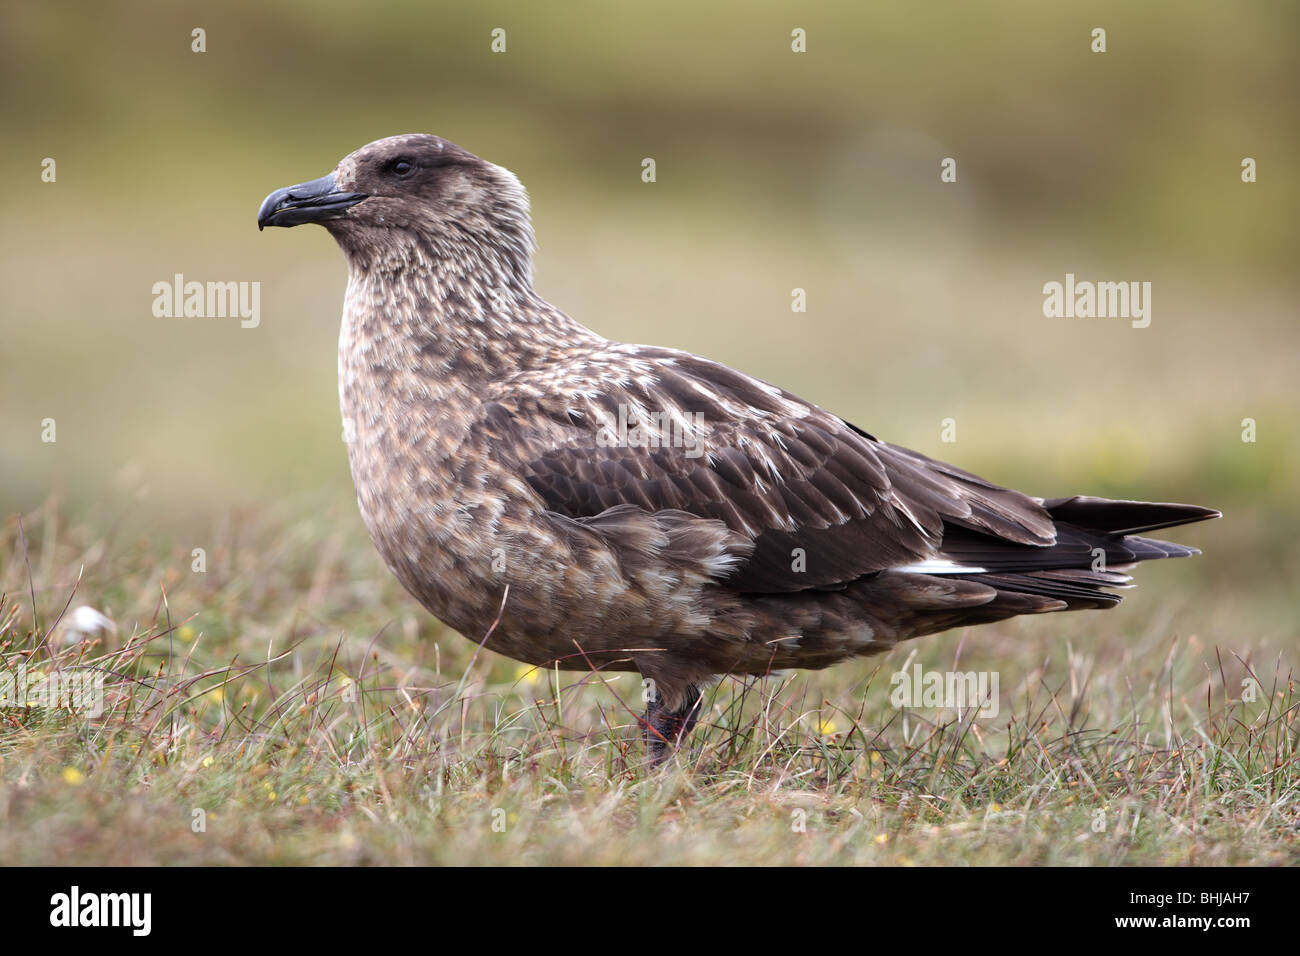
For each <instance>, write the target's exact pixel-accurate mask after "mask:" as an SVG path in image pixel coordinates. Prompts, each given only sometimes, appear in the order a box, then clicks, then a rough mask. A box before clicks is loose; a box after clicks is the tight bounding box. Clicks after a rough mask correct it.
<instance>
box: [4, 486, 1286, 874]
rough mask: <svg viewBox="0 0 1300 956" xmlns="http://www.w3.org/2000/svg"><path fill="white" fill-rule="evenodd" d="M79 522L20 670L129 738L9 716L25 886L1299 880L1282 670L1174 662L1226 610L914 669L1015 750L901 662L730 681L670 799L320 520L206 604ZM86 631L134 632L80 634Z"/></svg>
mask: <svg viewBox="0 0 1300 956" xmlns="http://www.w3.org/2000/svg"><path fill="white" fill-rule="evenodd" d="M57 519H58V513H57V509H56V508H55V506H54V504H53V502H51V503H49V504H47V506H46V508H45V509H44V510H43V511H42V512H41V513H39V514H37V515H34V516H28V518H27V519H26V521H25V523H24V525H23V527H22V529H21V531H20V528H19V523H18V520H17V519H16V518H13V519H11V520H10V521H9V523H8V524H7V525H6V528H5V540H4V542H3V555H4V566H3V568H2V569H0V570H2V571H3V579H2V580H3V582H4V587H5V588H6V590H7V594H6V596H5V604H4V608H3V612H0V672H8V673H15V672H16V671H17V669H18V668H19V666H22V667H24V668H26V670H27V672H28V673H29V675H36V674H38V673H45V674H50V673H62V674H69V673H74V672H77V671H81V672H86V671H91V672H97V673H102V674H103V675H105V685H104V712H103V714H102V715H100V716H99V717H90V716H88V715H86V714H84V713H80V714H79V713H75V712H69V711H67V710H59V709H40V708H31V709H24V708H18V707H8V708H4V709H0V820H3V821H4V824H5V825H4V826H3V827H0V858H3V859H5V860H6V861H10V862H14V863H19V862H25V863H76V864H83V863H85V864H137V863H431V862H432V863H465V862H471V863H534V862H546V863H617V864H655V863H715V862H724V861H725V862H729V863H791V864H809V863H902V864H912V863H914V864H918V865H923V864H931V863H949V864H950V863H970V864H992V863H1018V864H1024V863H1036V864H1038V863H1047V864H1052V863H1057V864H1060V863H1067V864H1115V863H1124V864H1128V863H1148V864H1162V865H1165V864H1180V863H1196V864H1209V863H1226V864H1236V863H1283V862H1288V861H1290V862H1294V861H1295V860H1296V858H1297V856H1300V854H1298V853H1297V850H1298V849H1300V809H1298V807H1297V790H1298V786H1300V773H1298V772H1297V770H1298V768H1300V763H1298V762H1297V750H1296V743H1297V729H1298V725H1297V704H1298V703H1300V697H1298V696H1297V692H1296V688H1295V686H1294V682H1293V680H1292V675H1291V673H1290V672H1289V670H1288V668H1287V665H1285V664H1282V663H1279V661H1281V660H1282V658H1281V656H1280V655H1279V656H1278V657H1276V658H1273V657H1270V658H1268V659H1267V660H1265V658H1264V657H1263V656H1262V655H1263V653H1264V651H1265V648H1256V653H1255V658H1254V659H1252V658H1251V657H1250V656H1249V655H1248V654H1245V653H1241V649H1240V648H1237V649H1236V650H1235V651H1230V650H1228V649H1226V648H1223V649H1220V648H1219V647H1216V646H1212V644H1211V643H1209V642H1208V641H1207V640H1206V639H1205V638H1203V637H1198V636H1196V635H1194V634H1190V633H1185V634H1183V635H1181V636H1180V635H1177V634H1175V633H1173V630H1172V628H1174V627H1175V626H1177V624H1179V623H1185V622H1187V621H1188V620H1195V618H1193V617H1191V615H1197V614H1199V615H1202V617H1201V620H1200V621H1199V628H1198V629H1203V630H1202V633H1214V632H1215V630H1216V629H1217V628H1218V627H1219V626H1220V623H1222V622H1219V621H1218V620H1216V615H1215V612H1214V611H1213V609H1212V607H1211V609H1210V611H1209V616H1208V617H1206V616H1205V615H1206V607H1204V606H1202V607H1199V608H1198V607H1195V606H1193V607H1188V608H1183V609H1181V610H1180V608H1179V606H1178V603H1177V599H1176V598H1167V599H1163V600H1161V599H1159V598H1158V597H1156V596H1155V595H1153V594H1151V593H1143V592H1138V593H1137V594H1136V595H1135V600H1134V601H1132V602H1129V604H1126V605H1125V609H1123V610H1119V611H1115V612H1110V613H1108V614H1105V615H1097V614H1093V615H1057V616H1054V617H1052V618H1050V619H1046V620H1043V619H1040V620H1035V621H1028V622H1009V623H1008V624H1006V625H1002V626H997V627H986V628H983V629H977V630H974V631H971V632H969V633H964V632H959V633H954V634H950V635H946V636H943V637H940V638H937V639H931V640H928V641H922V642H917V643H916V644H914V645H912V648H914V649H915V651H916V658H915V663H919V664H921V665H922V666H923V667H925V668H927V669H937V670H944V669H961V670H972V669H973V670H982V669H989V670H996V671H998V673H999V675H1000V678H1001V695H1000V700H999V704H1000V713H999V715H998V716H997V717H996V718H983V717H978V716H977V715H976V714H974V713H973V712H963V713H956V712H954V711H952V710H948V711H936V710H924V709H912V708H908V709H896V708H894V707H893V706H891V704H890V702H889V696H890V695H889V691H890V686H889V676H890V674H891V673H892V672H893V671H894V670H895V669H897V668H901V667H902V666H903V665H904V664H905V655H904V654H903V652H901V651H900V652H897V653H896V654H895V655H891V656H889V657H887V658H884V659H880V660H878V661H874V662H863V663H862V664H860V665H849V666H842V667H839V668H835V669H832V670H830V671H827V672H824V673H820V674H811V675H810V674H805V673H792V674H781V675H772V676H770V677H769V678H766V679H763V680H744V681H742V680H726V681H723V682H722V683H721V684H720V685H719V686H718V688H717V689H716V691H714V692H713V693H712V694H711V695H710V696H708V697H706V705H707V706H708V710H707V711H706V713H705V715H704V718H703V720H702V727H701V730H700V732H699V733H698V734H697V736H696V738H695V739H694V740H693V741H692V746H691V748H690V749H689V750H686V751H684V752H682V753H681V754H679V755H678V757H677V759H676V760H675V761H674V762H673V763H672V764H671V765H670V766H669V767H668V768H666V769H665V770H664V771H662V772H647V771H646V770H644V769H643V767H642V765H641V757H642V749H641V744H640V743H639V741H638V739H637V737H638V731H637V727H636V720H635V717H634V714H633V709H634V708H635V709H639V706H640V705H639V695H638V693H637V692H638V690H639V685H638V684H637V683H636V682H635V681H634V680H633V678H631V677H629V676H626V675H623V676H620V675H598V674H588V675H581V674H555V673H545V672H539V671H535V670H532V671H530V670H527V669H525V668H521V667H519V666H518V665H516V664H515V663H514V662H511V661H507V660H505V659H503V658H499V657H496V656H495V655H492V654H490V653H488V652H484V653H482V654H480V655H478V656H477V658H476V657H475V646H474V645H473V644H472V643H471V642H469V641H466V640H463V639H462V638H460V637H458V636H456V635H454V634H449V633H447V632H445V631H444V630H442V629H441V628H440V627H439V626H438V625H437V623H436V622H434V621H432V620H430V619H429V618H428V617H427V616H425V615H423V614H422V612H420V611H419V610H418V609H417V608H415V607H414V606H413V605H412V603H411V602H410V600H409V599H407V598H405V596H404V595H402V594H401V593H400V591H399V590H398V588H397V586H396V585H395V584H393V583H392V582H390V581H389V580H388V578H387V575H386V574H385V573H384V572H383V570H382V568H380V567H379V565H378V561H377V559H376V558H375V557H374V556H373V554H372V553H371V552H370V549H369V547H368V544H367V543H366V542H365V541H364V540H363V539H361V538H359V537H357V536H356V535H352V536H348V535H345V534H341V533H337V532H335V533H327V532H325V531H324V530H323V529H324V528H326V527H328V526H329V524H328V523H327V522H325V521H323V520H321V519H320V518H314V519H310V520H307V519H301V520H298V521H296V522H289V521H287V520H285V519H277V518H273V517H270V516H263V517H262V518H260V519H258V520H255V521H248V522H244V523H242V524H241V523H232V524H229V525H227V526H225V527H223V528H218V529H214V532H213V534H214V540H215V541H216V542H217V543H216V545H215V546H214V547H213V548H211V549H210V550H209V552H208V555H207V562H208V564H207V570H206V571H205V572H204V573H194V572H192V571H190V565H191V561H192V558H191V557H190V555H189V553H186V552H184V551H182V550H178V551H177V552H176V553H172V554H159V553H156V552H155V551H154V550H153V549H152V548H151V546H149V545H148V544H146V543H123V542H118V541H114V540H112V539H111V537H110V538H105V537H97V536H94V535H89V534H88V532H86V531H84V530H79V529H76V528H72V529H63V528H61V527H60V526H59V525H58V524H57ZM336 524H338V525H339V526H342V527H355V522H348V521H342V520H341V521H338V522H336ZM24 539H25V545H24ZM1156 590H1157V591H1158V588H1157V589H1156ZM1153 600H1161V603H1160V605H1159V606H1153V605H1152V603H1151V602H1152V601H1153ZM83 603H87V604H93V605H95V606H97V607H100V608H101V609H105V610H109V611H110V612H111V614H112V616H113V617H114V619H115V620H116V621H117V623H118V627H119V630H118V633H116V634H113V633H111V632H109V633H104V634H101V635H99V636H96V637H86V638H82V639H78V638H77V636H76V635H69V632H68V630H67V617H68V615H67V610H68V608H71V607H76V606H78V605H80V604H83ZM1133 604H1145V607H1144V608H1143V609H1142V611H1141V612H1140V613H1132V612H1130V611H1128V610H1127V609H1128V608H1129V607H1130V605H1133ZM1193 604H1195V602H1193ZM33 607H34V608H35V609H36V615H37V617H36V621H37V623H36V624H35V625H34V624H33V617H32V610H33ZM394 609H399V610H397V617H396V618H394V617H393V615H394ZM376 622H381V623H382V622H388V623H387V624H383V625H382V626H381V627H379V628H378V629H376ZM1135 622H1136V623H1137V624H1138V625H1140V626H1139V627H1134V624H1135ZM1143 625H1144V628H1143V627H1142V626H1143ZM69 638H70V639H69ZM1238 654H1239V655H1240V656H1236V655H1238ZM1251 676H1253V678H1254V679H1255V680H1257V681H1258V685H1259V688H1260V690H1259V693H1258V695H1257V697H1256V699H1255V700H1254V701H1243V700H1242V699H1241V692H1240V688H1241V686H1242V683H1241V682H1242V680H1243V679H1244V678H1246V677H1251ZM31 679H32V681H33V682H34V680H35V677H34V676H33V677H32V678H31ZM200 820H201V821H202V823H203V827H198V825H197V823H196V821H200Z"/></svg>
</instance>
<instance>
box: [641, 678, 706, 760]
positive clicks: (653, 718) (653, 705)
mask: <svg viewBox="0 0 1300 956" xmlns="http://www.w3.org/2000/svg"><path fill="white" fill-rule="evenodd" d="M699 716H700V689H699V688H698V687H696V686H695V685H693V684H692V685H691V686H689V687H687V688H686V696H685V698H684V699H683V701H682V705H681V706H680V707H679V708H678V709H676V710H669V709H668V708H667V707H666V706H665V705H664V702H663V698H662V697H659V696H656V697H655V698H654V699H653V700H651V701H650V702H649V704H647V705H646V712H645V747H646V756H647V757H648V758H649V761H650V763H651V765H657V764H661V763H663V762H664V760H666V759H667V757H668V751H669V750H670V749H671V748H674V747H676V746H677V745H678V744H679V743H681V741H682V740H683V739H685V737H686V735H687V734H689V733H690V732H691V728H692V727H694V726H695V721H696V720H698V719H699Z"/></svg>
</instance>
